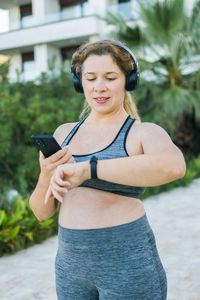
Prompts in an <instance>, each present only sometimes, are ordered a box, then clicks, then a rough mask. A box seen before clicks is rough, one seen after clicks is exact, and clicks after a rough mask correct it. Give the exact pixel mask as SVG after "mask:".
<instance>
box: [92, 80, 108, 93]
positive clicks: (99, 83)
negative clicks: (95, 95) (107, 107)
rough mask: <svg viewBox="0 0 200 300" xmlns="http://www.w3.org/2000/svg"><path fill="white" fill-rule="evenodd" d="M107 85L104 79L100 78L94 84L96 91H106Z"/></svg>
mask: <svg viewBox="0 0 200 300" xmlns="http://www.w3.org/2000/svg"><path fill="white" fill-rule="evenodd" d="M106 90H107V87H106V84H105V82H104V81H103V80H98V81H97V82H96V84H95V86H94V91H95V92H102V91H106Z"/></svg>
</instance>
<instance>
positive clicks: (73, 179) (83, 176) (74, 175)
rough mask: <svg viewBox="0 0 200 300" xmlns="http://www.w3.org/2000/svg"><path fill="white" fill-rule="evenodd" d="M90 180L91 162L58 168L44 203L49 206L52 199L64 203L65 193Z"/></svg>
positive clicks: (64, 165) (68, 164) (69, 164)
mask: <svg viewBox="0 0 200 300" xmlns="http://www.w3.org/2000/svg"><path fill="white" fill-rule="evenodd" d="M89 178H90V164H89V161H85V162H80V163H73V164H71V163H67V164H63V165H60V166H58V167H57V168H56V169H55V171H54V173H53V175H52V177H51V180H50V186H49V188H48V190H47V193H46V196H45V200H44V203H45V204H47V202H48V201H49V199H50V198H52V197H54V198H56V199H57V200H58V201H60V202H61V203H62V202H63V198H64V193H66V192H68V191H69V190H71V189H73V188H74V187H76V186H78V185H80V184H81V183H82V182H83V181H85V180H87V179H89ZM67 183H68V184H67Z"/></svg>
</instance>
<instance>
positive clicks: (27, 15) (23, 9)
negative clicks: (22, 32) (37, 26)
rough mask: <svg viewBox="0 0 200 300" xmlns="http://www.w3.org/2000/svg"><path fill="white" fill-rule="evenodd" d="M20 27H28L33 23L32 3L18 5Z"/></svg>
mask: <svg viewBox="0 0 200 300" xmlns="http://www.w3.org/2000/svg"><path fill="white" fill-rule="evenodd" d="M20 20H21V22H20V23H21V27H22V28H24V27H28V26H31V25H32V24H33V15H32V4H25V5H20Z"/></svg>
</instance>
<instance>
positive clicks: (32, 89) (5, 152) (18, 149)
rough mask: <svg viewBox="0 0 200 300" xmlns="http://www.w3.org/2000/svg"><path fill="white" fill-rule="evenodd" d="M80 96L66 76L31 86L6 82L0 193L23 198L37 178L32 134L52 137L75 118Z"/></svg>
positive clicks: (0, 119) (1, 95) (0, 93)
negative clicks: (10, 191)
mask: <svg viewBox="0 0 200 300" xmlns="http://www.w3.org/2000/svg"><path fill="white" fill-rule="evenodd" d="M82 99H83V96H82V95H81V96H79V95H78V94H75V92H74V91H73V86H72V82H71V80H70V79H69V78H68V75H67V73H64V72H63V73H61V75H60V76H59V77H57V78H55V77H50V78H49V77H47V76H42V77H41V78H40V81H39V82H38V83H37V84H36V83H34V82H26V83H23V82H16V83H9V82H8V81H6V82H4V83H2V84H1V90H0V111H1V115H0V141H1V143H0V190H1V191H3V190H4V189H5V187H6V190H8V187H11V188H12V189H17V190H18V191H19V192H20V194H22V195H24V196H25V195H26V193H29V192H31V191H32V190H33V188H34V186H35V184H36V180H37V177H38V174H39V163H38V151H37V149H36V148H35V146H34V145H33V142H32V140H31V135H32V134H53V132H54V131H55V129H56V128H57V127H58V126H59V125H60V124H62V123H66V122H74V121H77V120H78V118H79V113H80V111H81V109H82V102H83V100H82Z"/></svg>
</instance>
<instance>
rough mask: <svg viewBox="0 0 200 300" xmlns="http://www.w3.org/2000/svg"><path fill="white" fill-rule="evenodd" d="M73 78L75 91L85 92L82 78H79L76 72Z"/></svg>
mask: <svg viewBox="0 0 200 300" xmlns="http://www.w3.org/2000/svg"><path fill="white" fill-rule="evenodd" d="M72 79H73V84H74V88H75V91H76V92H77V93H81V94H82V93H84V91H83V86H82V83H81V80H80V78H78V77H77V76H76V75H75V74H73V76H72Z"/></svg>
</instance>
